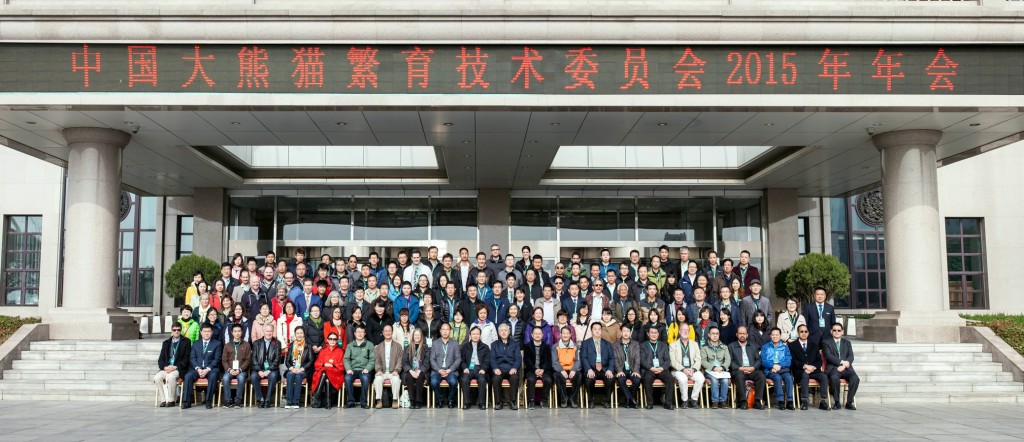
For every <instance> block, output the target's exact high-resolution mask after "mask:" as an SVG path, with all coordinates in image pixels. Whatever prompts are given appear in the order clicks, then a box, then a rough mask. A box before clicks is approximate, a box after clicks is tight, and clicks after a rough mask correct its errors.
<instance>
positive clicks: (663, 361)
mask: <svg viewBox="0 0 1024 442" xmlns="http://www.w3.org/2000/svg"><path fill="white" fill-rule="evenodd" d="M659 337H660V336H659V332H658V328H657V327H648V328H647V339H648V340H647V342H644V343H643V344H640V368H641V369H642V371H643V385H644V395H645V396H647V397H648V398H650V402H647V406H646V407H644V408H646V409H648V410H650V409H652V408H654V380H655V379H658V380H660V381H661V382H662V383H664V384H665V398H664V399H663V403H662V406H664V407H665V409H666V410H674V409H675V408H676V406H675V400H674V399H675V388H676V386H675V379H674V378H673V377H672V374H671V373H670V371H669V367H670V366H671V363H672V360H671V357H670V356H669V353H668V344H666V343H664V342H661V341H659V340H658V339H659Z"/></svg>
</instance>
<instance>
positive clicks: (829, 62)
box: [818, 48, 850, 91]
mask: <svg viewBox="0 0 1024 442" xmlns="http://www.w3.org/2000/svg"><path fill="white" fill-rule="evenodd" d="M849 55H850V54H849V53H848V52H838V53H832V49H831V48H825V52H824V53H823V54H821V58H820V59H819V60H818V64H820V65H821V73H820V74H818V78H831V79H832V90H834V91H838V90H839V79H840V78H849V77H850V71H845V72H840V71H839V69H840V68H845V67H846V60H840V59H839V57H848V56H849Z"/></svg>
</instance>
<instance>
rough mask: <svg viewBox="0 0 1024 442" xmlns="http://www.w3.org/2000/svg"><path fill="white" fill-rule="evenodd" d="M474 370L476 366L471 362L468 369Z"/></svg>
mask: <svg viewBox="0 0 1024 442" xmlns="http://www.w3.org/2000/svg"><path fill="white" fill-rule="evenodd" d="M474 368H476V364H474V363H473V362H470V363H469V369H470V370H473V369H474Z"/></svg>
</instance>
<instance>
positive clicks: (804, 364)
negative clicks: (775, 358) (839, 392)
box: [779, 299, 828, 411]
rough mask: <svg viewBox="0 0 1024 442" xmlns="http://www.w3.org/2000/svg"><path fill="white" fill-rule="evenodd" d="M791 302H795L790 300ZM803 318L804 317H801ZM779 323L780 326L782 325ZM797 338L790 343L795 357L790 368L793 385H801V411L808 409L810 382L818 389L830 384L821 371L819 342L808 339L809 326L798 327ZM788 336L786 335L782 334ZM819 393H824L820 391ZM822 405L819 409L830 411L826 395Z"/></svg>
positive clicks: (791, 351)
mask: <svg viewBox="0 0 1024 442" xmlns="http://www.w3.org/2000/svg"><path fill="white" fill-rule="evenodd" d="M790 301H793V300H792V299H790ZM785 315H786V314H785V313H783V314H782V315H780V316H779V318H780V319H786V320H788V318H785ZM801 317H802V316H801ZM782 323H783V322H782V321H779V324H782ZM796 332H797V336H799V337H798V338H797V339H796V340H794V341H793V342H790V343H789V354H790V355H792V356H793V364H792V365H791V366H790V372H791V373H793V383H794V384H795V385H796V384H799V385H800V409H801V410H806V409H807V401H808V397H809V396H810V385H809V384H810V382H809V381H810V380H811V379H814V380H815V381H817V382H818V388H819V389H822V388H826V387H825V385H826V384H828V376H826V375H825V372H823V371H821V352H820V351H819V349H820V347H819V346H818V343H817V342H811V341H810V339H807V335H808V331H807V324H800V325H798V326H797V327H796ZM782 336H783V337H785V336H786V334H785V333H783V334H782ZM819 393H824V392H823V391H819ZM820 396H821V403H819V404H818V408H820V409H822V410H825V411H828V403H827V402H825V395H824V394H821V395H820Z"/></svg>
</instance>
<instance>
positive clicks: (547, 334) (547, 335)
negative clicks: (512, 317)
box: [523, 319, 551, 345]
mask: <svg viewBox="0 0 1024 442" xmlns="http://www.w3.org/2000/svg"><path fill="white" fill-rule="evenodd" d="M537 327H538V326H537V324H534V323H533V320H532V319H531V320H530V321H528V322H527V323H526V328H525V329H523V345H526V344H529V343H530V341H532V340H533V329H535V328H537ZM540 328H541V330H543V331H544V337H543V338H541V341H542V342H551V324H548V321H545V320H543V319H542V320H541V325H540Z"/></svg>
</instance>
